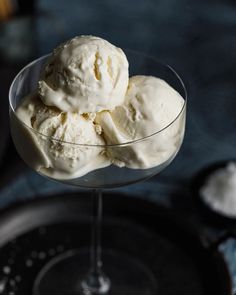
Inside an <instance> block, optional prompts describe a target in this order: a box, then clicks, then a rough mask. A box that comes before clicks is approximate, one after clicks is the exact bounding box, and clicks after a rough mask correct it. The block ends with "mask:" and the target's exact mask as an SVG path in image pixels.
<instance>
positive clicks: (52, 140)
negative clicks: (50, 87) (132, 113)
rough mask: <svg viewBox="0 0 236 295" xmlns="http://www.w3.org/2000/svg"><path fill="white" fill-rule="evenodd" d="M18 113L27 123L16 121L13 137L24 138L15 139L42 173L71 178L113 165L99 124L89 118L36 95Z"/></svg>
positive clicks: (28, 159)
mask: <svg viewBox="0 0 236 295" xmlns="http://www.w3.org/2000/svg"><path fill="white" fill-rule="evenodd" d="M16 114H17V117H18V119H20V120H21V121H22V122H23V123H24V124H25V125H19V124H17V122H15V123H16V124H15V128H13V132H15V133H16V134H15V136H13V138H16V137H20V138H21V140H15V144H16V147H17V148H19V149H21V150H22V149H23V150H24V152H25V160H26V162H28V164H29V165H30V166H31V167H32V168H34V169H35V170H37V171H38V172H41V173H43V174H44V175H47V176H49V177H52V178H56V179H69V178H76V177H80V176H82V175H84V174H86V173H88V172H89V171H91V170H95V169H98V168H101V167H105V166H107V165H109V164H110V162H109V161H108V160H107V158H105V156H104V155H103V153H104V150H103V148H102V147H99V145H104V140H103V138H102V137H101V136H100V135H99V134H98V133H99V132H100V129H99V126H96V125H95V124H94V123H93V121H92V120H91V119H90V118H89V117H87V116H86V117H85V116H82V115H80V114H78V113H75V112H62V111H60V110H59V109H57V108H55V107H48V106H45V105H44V104H43V103H42V102H41V100H40V98H39V97H38V96H37V95H36V94H33V95H29V96H28V97H27V98H25V99H24V101H23V103H22V104H21V105H20V106H19V107H18V109H17V111H16ZM26 125H27V126H26ZM29 127H30V128H29ZM31 128H32V129H31ZM86 145H98V146H95V147H92V146H86ZM26 151H27V152H26Z"/></svg>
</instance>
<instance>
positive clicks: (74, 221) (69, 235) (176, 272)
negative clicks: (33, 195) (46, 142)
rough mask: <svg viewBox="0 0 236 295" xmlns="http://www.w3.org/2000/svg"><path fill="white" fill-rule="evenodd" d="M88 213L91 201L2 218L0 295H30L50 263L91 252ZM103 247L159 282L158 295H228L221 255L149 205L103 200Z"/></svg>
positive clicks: (32, 208)
mask: <svg viewBox="0 0 236 295" xmlns="http://www.w3.org/2000/svg"><path fill="white" fill-rule="evenodd" d="M90 207H91V200H90V197H89V195H88V194H78V195H75V194H68V195H61V196H56V197H49V198H44V199H39V200H36V201H32V202H28V203H26V204H24V205H18V206H16V207H15V208H12V209H9V210H7V211H4V212H2V213H1V214H0V270H1V271H0V292H2V293H3V292H6V293H4V294H15V295H17V294H19V295H20V294H22V295H31V294H32V286H33V282H34V280H35V277H36V276H37V274H38V273H39V271H40V270H41V269H42V267H43V266H44V265H45V264H46V263H47V262H48V261H49V260H50V259H51V258H53V257H55V256H56V255H57V254H60V253H62V252H65V251H67V250H71V249H75V248H80V249H84V248H86V247H88V245H89V242H90V209H91V208H90ZM103 247H104V249H106V250H109V249H111V248H113V249H115V250H116V251H118V252H120V253H125V254H126V255H129V256H130V257H134V258H138V259H139V260H140V261H141V262H142V263H143V264H145V265H146V266H147V267H148V268H149V269H150V270H151V271H152V273H153V274H154V276H155V278H156V280H157V283H158V295H185V294H186V295H189V294H191V295H209V294H214V295H227V294H231V281H230V277H229V273H228V270H227V266H226V264H225V262H224V259H223V258H222V255H221V254H220V253H219V252H218V251H212V250H209V249H208V248H206V246H204V245H203V243H202V239H201V237H200V236H199V234H198V232H197V231H196V230H195V229H194V228H193V227H192V226H191V225H190V224H189V223H188V222H186V221H185V220H182V221H181V220H180V218H177V217H176V216H174V215H173V212H172V211H170V210H168V209H165V208H162V207H160V206H158V205H156V204H154V203H150V202H147V201H144V200H141V199H137V198H134V197H126V196H122V195H117V194H106V195H105V196H104V221H103ZM124 268H125V265H124ZM3 290H4V291H3ZM11 292H12V293H11ZM0 294H1V293H0Z"/></svg>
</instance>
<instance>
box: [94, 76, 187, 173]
mask: <svg viewBox="0 0 236 295" xmlns="http://www.w3.org/2000/svg"><path fill="white" fill-rule="evenodd" d="M183 108H184V99H183V98H182V97H181V95H180V94H179V93H178V92H177V91H175V90H174V89H173V88H172V87H171V86H170V85H168V84H167V83H166V82H165V81H163V80H161V79H158V78H156V77H151V76H133V77H131V78H130V80H129V86H128V90H127V93H126V98H125V102H124V103H123V104H122V105H120V106H117V107H116V108H115V109H114V110H113V111H103V112H100V113H98V114H97V117H96V122H97V123H98V124H99V125H101V127H102V130H103V136H104V138H105V140H106V142H107V144H111V145H112V144H113V145H116V144H122V143H129V142H131V141H134V140H137V142H135V143H132V144H126V145H123V146H121V147H115V146H113V147H112V146H111V147H109V148H108V150H107V154H108V156H109V157H110V159H111V161H112V162H113V164H115V165H118V166H120V167H122V166H126V167H129V168H140V169H146V168H152V167H154V166H157V165H159V164H162V163H164V162H165V161H167V160H168V159H169V158H171V157H174V156H175V154H176V153H177V151H178V149H179V147H180V145H181V142H182V139H183V135H184V126H185V111H183V112H181V110H183ZM168 125H169V126H168ZM167 126H168V127H167ZM165 127H167V128H165ZM163 128H165V129H164V130H162V129H163ZM161 130H162V131H161ZM158 131H161V132H158ZM154 133H156V134H155V135H152V134H154ZM151 135H152V136H151ZM145 137H147V138H146V139H144V140H140V139H142V138H145Z"/></svg>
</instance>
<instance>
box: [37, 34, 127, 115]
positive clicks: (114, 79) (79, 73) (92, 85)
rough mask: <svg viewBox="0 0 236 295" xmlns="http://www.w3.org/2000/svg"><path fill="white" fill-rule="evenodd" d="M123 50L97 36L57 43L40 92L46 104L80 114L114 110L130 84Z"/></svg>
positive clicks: (46, 68) (39, 88) (39, 86)
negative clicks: (58, 44)
mask: <svg viewBox="0 0 236 295" xmlns="http://www.w3.org/2000/svg"><path fill="white" fill-rule="evenodd" d="M128 79H129V73H128V61H127V59H126V56H125V54H124V52H123V51H122V50H121V49H120V48H118V47H116V46H114V45H112V44H111V43H109V42H108V41H106V40H104V39H101V38H98V37H94V36H79V37H75V38H73V39H71V40H69V41H67V42H65V43H64V44H62V45H60V46H58V47H57V48H56V49H55V50H54V52H53V54H52V56H51V57H50V58H49V60H48V62H47V63H46V65H45V67H44V69H43V71H42V74H41V78H40V81H39V83H38V93H39V96H40V97H41V99H42V101H43V102H44V104H45V105H47V106H54V107H57V108H59V109H60V110H62V111H64V112H72V111H76V112H79V113H80V114H83V113H88V112H98V111H102V110H112V109H114V108H115V107H116V106H117V105H120V104H122V103H123V101H124V97H125V93H126V89H127V86H128Z"/></svg>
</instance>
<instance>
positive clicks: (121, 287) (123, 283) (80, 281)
mask: <svg viewBox="0 0 236 295" xmlns="http://www.w3.org/2000/svg"><path fill="white" fill-rule="evenodd" d="M102 256H103V265H104V269H103V270H104V273H105V274H106V275H107V277H108V278H109V279H108V278H107V277H106V276H105V275H103V276H101V278H100V279H101V282H102V284H101V287H100V290H91V289H89V288H87V284H86V282H88V268H89V253H88V251H86V250H84V251H83V250H81V251H79V250H72V251H69V252H66V253H64V254H61V255H59V256H57V257H55V258H54V259H52V260H51V261H50V262H49V263H48V264H46V265H45V267H44V268H43V269H42V270H41V272H40V273H39V275H38V276H37V278H36V281H35V284H34V287H33V295H52V294H60V295H92V294H93V295H95V294H96V295H99V294H109V295H121V294H122V295H134V294H135V295H156V294H157V285H156V279H155V277H154V275H153V274H152V272H151V271H150V270H149V269H148V268H147V267H146V266H145V265H143V264H142V263H141V261H139V260H138V259H136V258H133V257H130V256H128V255H127V254H123V253H120V252H116V251H113V250H109V251H104V252H103V255H102Z"/></svg>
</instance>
